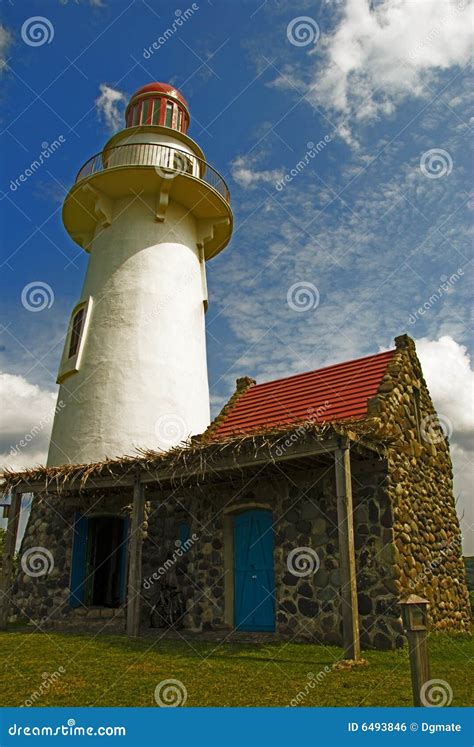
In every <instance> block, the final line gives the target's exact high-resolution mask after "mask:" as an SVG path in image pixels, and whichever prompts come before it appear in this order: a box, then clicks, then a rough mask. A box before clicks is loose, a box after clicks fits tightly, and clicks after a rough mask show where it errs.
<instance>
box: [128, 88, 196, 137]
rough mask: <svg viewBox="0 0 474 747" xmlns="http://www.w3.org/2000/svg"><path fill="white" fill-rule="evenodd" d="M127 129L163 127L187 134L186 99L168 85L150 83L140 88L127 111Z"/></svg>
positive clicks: (187, 114) (187, 110) (187, 115)
mask: <svg viewBox="0 0 474 747" xmlns="http://www.w3.org/2000/svg"><path fill="white" fill-rule="evenodd" d="M125 123H126V127H138V126H139V125H161V126H162V127H170V128H171V129H173V130H178V132H183V133H186V132H187V130H188V127H189V108H188V105H187V103H186V100H185V98H184V97H183V96H182V95H181V93H180V92H179V91H178V90H177V89H176V88H173V86H170V85H168V84H167V83H148V84H147V85H146V86H143V87H142V88H139V89H138V91H136V92H135V93H134V94H133V96H132V98H131V99H130V101H129V104H128V106H127V109H126V111H125Z"/></svg>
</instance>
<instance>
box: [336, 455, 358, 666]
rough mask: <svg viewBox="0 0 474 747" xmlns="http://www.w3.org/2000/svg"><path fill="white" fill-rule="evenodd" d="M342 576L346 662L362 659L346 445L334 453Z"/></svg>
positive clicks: (350, 485)
mask: <svg viewBox="0 0 474 747" xmlns="http://www.w3.org/2000/svg"><path fill="white" fill-rule="evenodd" d="M334 462H335V468H336V493H337V523H338V533H339V565H340V574H341V599H342V626H343V643H344V651H345V656H346V658H347V659H360V637H359V607H358V603H357V577H356V563H355V546H354V521H353V509H352V480H351V456H350V450H349V447H348V446H347V445H345V446H344V447H343V448H338V449H336V451H335V452H334Z"/></svg>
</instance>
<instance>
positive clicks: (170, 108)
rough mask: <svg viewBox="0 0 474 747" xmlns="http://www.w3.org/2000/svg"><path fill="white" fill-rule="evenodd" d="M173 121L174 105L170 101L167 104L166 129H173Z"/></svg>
mask: <svg viewBox="0 0 474 747" xmlns="http://www.w3.org/2000/svg"><path fill="white" fill-rule="evenodd" d="M172 121H173V104H171V103H170V102H169V101H168V103H167V104H166V115H165V127H171V124H172Z"/></svg>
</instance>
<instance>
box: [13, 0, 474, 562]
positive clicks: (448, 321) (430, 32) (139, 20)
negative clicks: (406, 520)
mask: <svg viewBox="0 0 474 747" xmlns="http://www.w3.org/2000/svg"><path fill="white" fill-rule="evenodd" d="M188 8H195V9H194V10H193V12H192V13H190V14H188V15H189V17H188V19H187V20H186V21H185V22H183V23H182V24H181V25H180V26H177V25H176V24H175V25H174V27H173V22H174V21H175V20H176V19H177V18H179V16H180V15H182V14H183V13H184V12H185V11H186V10H187V9H188ZM179 11H181V14H180V12H179ZM471 12H472V5H471V3H469V2H467V1H464V0H452V2H451V0H418V2H414V0H396V1H395V0H384V1H383V2H372V3H371V4H370V7H369V4H368V3H366V2H365V1H364V0H357V2H356V0H346V2H343V1H341V0H334V1H332V2H324V1H321V2H304V1H303V2H298V3H295V2H283V1H282V0H256V1H255V2H254V1H253V0H252V1H251V2H250V1H249V2H231V1H230V0H228V1H227V2H226V1H224V0H212V2H211V1H210V0H209V1H206V0H201V2H198V3H195V4H194V5H193V4H192V3H188V2H184V3H181V4H179V5H177V4H176V3H175V2H166V1H164V2H163V1H161V2H160V3H156V2H151V1H150V2H144V0H135V1H134V2H125V1H124V2H122V1H121V0H113V1H112V0H102V2H100V0H81V2H79V1H76V0H68V1H67V2H66V0H63V2H60V1H59V0H48V1H47V2H45V0H41V2H34V1H32V0H31V1H30V0H28V1H25V2H21V3H20V2H16V1H15V0H11V2H10V3H8V2H5V3H4V8H3V21H2V23H3V26H2V29H1V34H0V46H1V51H2V60H3V62H2V63H1V64H0V71H1V85H2V93H1V105H2V106H1V112H2V114H1V122H0V127H1V129H0V132H1V140H2V146H3V150H2V152H3V158H2V171H1V174H2V177H1V179H2V183H1V185H0V189H1V193H2V200H1V207H0V209H1V211H2V239H3V241H2V254H3V265H2V304H3V306H4V319H7V321H6V322H4V323H5V324H6V325H8V327H7V329H6V330H4V331H3V334H2V339H1V341H0V355H1V363H0V365H1V370H2V371H3V374H4V379H3V397H4V398H5V401H7V408H6V409H7V418H6V431H7V433H6V436H4V439H3V442H2V446H1V447H0V450H1V451H3V452H4V453H5V454H6V455H8V454H9V452H10V448H11V445H12V444H16V443H17V442H18V440H19V439H20V438H21V434H22V433H23V434H24V433H26V432H28V430H29V428H30V427H31V422H35V421H38V419H40V420H42V419H44V418H46V417H47V413H48V412H49V411H50V409H51V407H52V403H53V405H54V396H55V392H56V385H55V380H56V373H57V368H58V363H59V358H60V355H61V352H62V344H63V337H64V332H65V329H66V326H67V320H68V317H69V313H70V310H71V308H72V306H73V305H74V303H75V301H76V299H77V298H78V296H79V293H80V288H81V284H82V280H83V276H84V271H85V267H86V261H87V256H86V254H85V253H84V252H83V251H82V250H81V249H80V248H79V247H78V246H76V245H75V244H74V243H73V242H72V241H71V239H70V238H69V237H68V235H67V234H66V232H65V231H64V229H63V227H62V224H61V202H62V199H63V197H64V194H65V191H67V189H68V188H69V186H70V185H71V184H72V182H73V179H74V177H75V174H76V172H77V170H78V169H79V167H80V166H81V164H82V163H83V162H84V161H86V160H87V159H88V158H89V157H90V156H92V155H93V154H94V153H97V152H98V151H100V150H101V148H102V146H103V144H104V142H105V141H106V139H107V138H108V137H109V136H110V134H111V132H112V131H113V129H114V126H115V127H116V126H117V121H119V120H120V117H121V113H122V111H123V108H124V104H125V103H126V101H127V100H128V98H129V97H130V95H131V94H132V93H133V92H134V91H135V90H136V89H137V88H139V87H140V86H141V85H143V84H145V83H147V82H149V81H151V80H161V81H166V82H170V83H173V84H174V85H176V86H177V87H178V88H180V89H181V90H182V92H183V94H184V95H185V97H186V99H187V100H188V102H189V105H190V109H191V128H190V132H189V134H190V135H191V137H193V138H194V139H195V140H196V141H197V142H198V143H199V145H200V146H201V147H202V148H203V150H204V152H205V154H206V159H207V160H208V161H209V163H211V164H212V165H213V166H214V167H215V168H216V169H217V170H218V171H219V172H220V173H221V174H222V175H223V176H224V178H225V179H226V181H227V183H228V185H229V187H230V190H231V195H232V205H233V210H234V215H235V231H234V237H233V240H232V243H231V245H230V246H229V247H228V248H227V249H226V250H225V251H224V252H223V253H222V254H221V255H219V256H218V257H217V258H216V259H215V260H213V261H212V262H210V263H209V264H208V283H209V294H210V305H209V310H208V314H207V334H208V360H209V377H210V388H211V396H212V402H213V407H214V410H215V409H216V408H217V409H218V408H219V407H220V406H221V405H222V403H223V402H224V401H225V400H226V399H227V398H228V396H229V395H230V394H231V392H232V391H233V386H234V381H235V378H236V377H237V376H240V375H244V374H245V375H250V376H254V377H255V378H256V379H257V380H258V381H263V380H265V379H270V378H276V377H278V376H283V375H287V374H290V373H295V372H299V371H305V370H308V369H311V368H316V367H319V366H321V365H325V364H328V363H331V362H337V361H340V360H344V359H347V358H350V357H356V356H361V355H365V354H370V353H373V352H377V351H378V350H380V349H383V348H387V347H390V346H391V345H392V343H393V337H394V336H395V335H398V334H402V333H404V332H408V334H410V335H411V336H412V337H414V338H415V340H416V341H417V345H418V350H419V353H420V357H421V358H422V362H423V365H424V369H425V375H426V378H427V380H428V383H429V385H430V389H431V392H432V395H433V397H434V399H435V402H436V404H437V407H438V410H439V412H440V414H441V415H442V416H443V418H444V419H445V421H446V423H447V428H448V430H449V432H450V435H451V442H452V444H453V456H454V460H455V473H456V481H457V483H456V488H457V493H458V494H459V495H460V506H463V507H464V510H465V511H466V509H467V508H468V505H469V486H470V483H471V482H472V458H473V451H472V434H473V430H474V423H473V413H472V399H471V394H470V387H471V386H472V370H471V368H470V360H469V355H470V353H471V352H472V337H471V335H470V328H469V322H470V319H469V313H470V303H469V296H470V289H471V286H472V277H471V264H470V257H471V246H472V210H473V207H474V197H473V192H472V177H471V172H472V150H471V143H472V140H471V139H470V128H472V123H473V121H474V119H473V107H472V98H470V95H469V90H470V88H472V74H471V72H470V68H469V34H470V31H471V30H472V23H470V21H469V18H470V19H471V21H472V15H471ZM34 16H41V17H42V18H46V21H47V23H46V22H45V21H42V22H41V23H42V24H43V27H44V29H45V33H46V39H47V41H46V42H45V43H42V44H38V45H35V46H32V45H30V44H28V43H26V42H25V41H24V39H23V38H22V26H23V24H25V22H26V21H28V20H29V19H31V18H32V17H34ZM169 28H174V29H175V30H174V31H173V33H172V34H171V35H169V38H168V39H167V40H166V42H165V43H164V44H162V45H161V46H160V48H159V49H158V50H154V51H153V54H148V53H146V51H145V50H147V49H149V48H150V46H151V45H152V44H153V42H154V41H156V40H158V39H159V38H160V36H162V35H163V33H164V32H165V31H166V29H169ZM25 33H26V32H25V31H24V32H23V36H25ZM101 92H102V95H101ZM59 138H61V142H60V146H59V147H57V149H55V151H54V153H53V154H52V155H51V156H50V157H49V158H48V159H47V161H46V162H45V163H44V164H43V165H42V166H41V168H40V169H38V170H36V171H35V172H34V173H33V174H32V175H31V176H29V177H28V178H26V180H24V181H21V182H18V181H17V180H18V179H19V177H20V175H21V174H25V171H26V169H27V168H28V166H29V165H30V164H31V163H32V162H33V161H34V160H35V159H37V158H38V156H39V154H40V153H41V151H42V149H43V148H44V147H46V146H45V145H44V144H45V143H46V144H51V143H53V142H54V141H58V140H59ZM318 143H319V145H317V144H318ZM308 144H309V145H308ZM311 144H314V145H313V146H311ZM433 151H434V152H433ZM298 164H299V166H298ZM301 164H303V165H301ZM15 182H16V184H15ZM12 183H13V186H12ZM15 186H16V189H15ZM38 281H39V282H41V283H45V284H47V285H48V286H49V288H50V289H52V294H53V295H54V300H53V298H52V296H51V298H50V299H49V300H50V301H52V303H50V305H49V308H45V309H43V310H42V311H38V312H31V311H29V310H28V309H26V308H24V306H23V305H22V303H21V294H22V291H23V289H24V288H25V286H27V285H28V284H30V283H35V282H38ZM295 306H297V307H298V309H295ZM420 307H423V312H422V313H420V312H419V311H418V309H419V308H420ZM48 433H49V430H48V425H47V424H45V425H44V428H42V432H41V433H40V435H39V436H38V437H37V438H36V439H35V441H34V443H32V444H31V446H30V447H29V448H28V449H26V450H24V451H22V452H21V454H19V455H18V457H15V459H13V460H12V459H10V461H11V462H12V463H13V464H15V466H17V465H18V464H19V463H20V462H21V461H23V462H25V463H27V462H28V461H30V462H32V461H39V460H41V458H42V457H43V458H44V451H45V448H46V444H47V438H48ZM469 524H472V514H465V518H464V529H465V533H467V529H468V525H469ZM471 549H472V546H471Z"/></svg>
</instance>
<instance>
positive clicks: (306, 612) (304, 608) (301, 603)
mask: <svg viewBox="0 0 474 747" xmlns="http://www.w3.org/2000/svg"><path fill="white" fill-rule="evenodd" d="M295 612H296V609H295ZM298 612H299V613H300V614H301V615H303V617H316V616H317V615H318V614H319V604H318V602H315V601H313V600H312V599H305V598H304V597H302V598H301V599H299V600H298Z"/></svg>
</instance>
